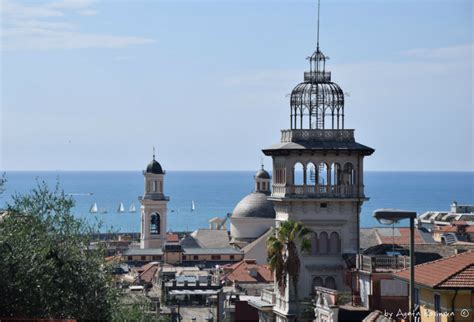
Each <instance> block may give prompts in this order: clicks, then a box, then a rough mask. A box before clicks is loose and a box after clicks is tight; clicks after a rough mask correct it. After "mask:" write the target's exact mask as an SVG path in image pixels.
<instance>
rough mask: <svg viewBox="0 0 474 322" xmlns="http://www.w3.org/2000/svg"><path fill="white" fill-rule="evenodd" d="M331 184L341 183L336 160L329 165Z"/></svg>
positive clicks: (339, 166)
mask: <svg viewBox="0 0 474 322" xmlns="http://www.w3.org/2000/svg"><path fill="white" fill-rule="evenodd" d="M331 184H332V185H335V186H338V185H340V184H341V165H340V164H339V163H337V162H334V163H333V164H332V165H331Z"/></svg>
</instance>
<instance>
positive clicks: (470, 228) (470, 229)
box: [436, 225, 474, 233]
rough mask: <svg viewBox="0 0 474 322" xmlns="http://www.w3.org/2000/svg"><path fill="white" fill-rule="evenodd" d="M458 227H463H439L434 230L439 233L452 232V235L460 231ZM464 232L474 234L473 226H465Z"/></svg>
mask: <svg viewBox="0 0 474 322" xmlns="http://www.w3.org/2000/svg"><path fill="white" fill-rule="evenodd" d="M459 226H464V225H457V226H440V227H438V228H436V230H437V231H439V232H453V233H455V232H457V231H459V230H460V227H459ZM464 231H465V232H466V233H474V226H473V225H469V226H465V227H464Z"/></svg>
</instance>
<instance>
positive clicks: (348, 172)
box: [344, 163, 356, 185]
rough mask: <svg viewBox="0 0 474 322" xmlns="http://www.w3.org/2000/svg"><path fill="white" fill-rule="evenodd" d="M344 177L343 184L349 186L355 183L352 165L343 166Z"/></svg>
mask: <svg viewBox="0 0 474 322" xmlns="http://www.w3.org/2000/svg"><path fill="white" fill-rule="evenodd" d="M344 176H345V180H344V184H349V185H352V184H355V181H356V180H355V179H356V178H355V170H354V166H353V165H352V163H346V164H345V165H344Z"/></svg>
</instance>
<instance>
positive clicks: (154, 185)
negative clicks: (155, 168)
mask: <svg viewBox="0 0 474 322" xmlns="http://www.w3.org/2000/svg"><path fill="white" fill-rule="evenodd" d="M156 190H157V186H156V180H153V192H156Z"/></svg>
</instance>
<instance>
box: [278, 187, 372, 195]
mask: <svg viewBox="0 0 474 322" xmlns="http://www.w3.org/2000/svg"><path fill="white" fill-rule="evenodd" d="M272 196H274V197H297V198H298V197H299V198H308V197H309V198H314V197H319V198H357V197H364V186H363V185H281V184H274V185H273V192H272Z"/></svg>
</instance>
